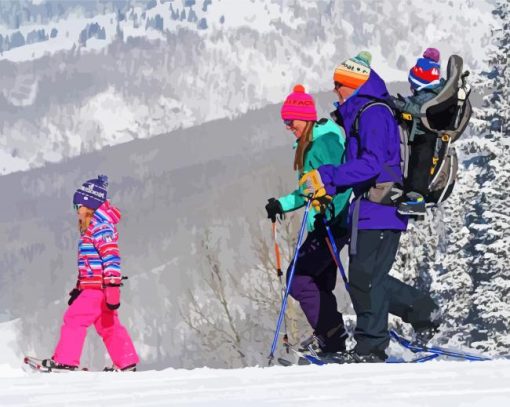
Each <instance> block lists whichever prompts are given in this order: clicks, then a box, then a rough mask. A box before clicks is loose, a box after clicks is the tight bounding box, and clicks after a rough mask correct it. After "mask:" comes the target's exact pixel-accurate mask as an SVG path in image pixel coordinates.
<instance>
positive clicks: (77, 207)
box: [73, 204, 83, 212]
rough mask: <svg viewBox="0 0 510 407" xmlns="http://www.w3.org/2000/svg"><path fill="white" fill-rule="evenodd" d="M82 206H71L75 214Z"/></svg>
mask: <svg viewBox="0 0 510 407" xmlns="http://www.w3.org/2000/svg"><path fill="white" fill-rule="evenodd" d="M82 206H83V205H80V204H74V205H73V208H74V210H75V211H76V212H78V209H80V208H81V207H82Z"/></svg>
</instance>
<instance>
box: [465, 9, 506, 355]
mask: <svg viewBox="0 0 510 407" xmlns="http://www.w3.org/2000/svg"><path fill="white" fill-rule="evenodd" d="M493 13H494V15H496V16H497V17H498V18H499V19H500V21H501V26H500V27H499V28H498V29H494V30H493V43H492V46H491V51H490V52H489V55H491V58H490V59H489V61H488V62H489V66H490V70H489V71H488V72H482V73H481V74H480V75H479V76H478V77H477V80H476V86H477V87H478V88H479V89H481V90H488V91H489V94H488V95H487V96H485V97H484V107H483V109H480V110H477V112H476V119H477V120H476V121H475V123H474V127H475V129H476V130H477V131H478V132H479V135H480V137H481V138H482V140H481V142H479V143H473V142H472V143H466V147H467V148H468V149H469V152H472V151H475V152H477V153H478V155H479V156H480V159H479V160H477V161H476V163H475V164H473V165H475V166H479V172H478V176H477V179H476V181H477V183H478V185H479V191H478V196H477V197H476V200H475V201H474V202H473V203H474V205H473V211H472V212H471V213H470V215H469V216H468V217H467V219H466V224H467V228H468V229H469V231H470V234H471V236H472V240H471V242H470V250H472V252H473V257H474V260H473V262H472V264H471V270H470V273H471V275H472V279H473V283H474V292H473V295H472V298H471V300H472V304H473V308H472V312H471V316H470V322H472V323H473V324H474V328H475V331H474V332H473V338H474V339H475V340H478V343H477V346H479V347H480V348H482V349H486V350H491V351H500V352H503V351H508V350H509V349H510V337H509V335H510V327H509V325H510V302H509V301H508V298H509V295H510V269H509V267H508V264H507V259H508V258H509V257H510V213H509V211H508V199H509V191H510V163H509V161H508V157H509V156H510V130H509V127H508V122H509V119H510V70H509V69H508V62H509V60H510V57H509V55H510V3H508V2H507V1H505V0H503V1H499V2H497V3H496V9H495V10H494V12H493Z"/></svg>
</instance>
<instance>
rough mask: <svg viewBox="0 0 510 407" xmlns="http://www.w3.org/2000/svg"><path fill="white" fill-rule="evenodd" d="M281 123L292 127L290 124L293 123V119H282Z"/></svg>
mask: <svg viewBox="0 0 510 407" xmlns="http://www.w3.org/2000/svg"><path fill="white" fill-rule="evenodd" d="M283 123H284V124H285V126H289V127H292V125H293V124H294V120H284V121H283Z"/></svg>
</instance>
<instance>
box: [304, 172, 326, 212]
mask: <svg viewBox="0 0 510 407" xmlns="http://www.w3.org/2000/svg"><path fill="white" fill-rule="evenodd" d="M303 185H306V186H305V188H304V193H305V195H307V196H309V197H310V199H312V206H313V207H314V209H315V210H316V211H318V212H323V211H324V210H325V209H326V207H327V206H328V204H329V203H330V202H331V201H332V199H333V198H331V196H329V195H328V194H327V193H326V188H325V187H324V183H323V182H322V179H321V174H320V173H319V171H317V170H312V171H310V172H307V173H306V174H304V175H303V176H302V177H301V179H300V180H299V186H303Z"/></svg>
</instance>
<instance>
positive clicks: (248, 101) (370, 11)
mask: <svg viewBox="0 0 510 407" xmlns="http://www.w3.org/2000/svg"><path fill="white" fill-rule="evenodd" d="M411 3H412V4H409V2H407V3H405V4H404V3H400V2H393V1H385V2H378V3H377V5H375V6H373V7H372V6H368V5H367V3H366V2H364V1H345V2H339V1H333V0H320V1H317V2H309V1H302V2H299V1H291V0H264V1H262V0H197V1H195V0H192V1H189V0H183V1H180V0H175V1H162V0H158V1H156V0H152V1H148V2H142V1H112V2H103V1H77V2H63V1H49V0H48V1H34V2H31V1H24V2H19V3H11V2H5V3H2V4H0V14H1V19H0V21H1V22H2V23H3V27H1V28H0V50H2V52H1V55H0V87H1V89H2V93H1V94H0V122H1V123H2V127H1V129H0V174H7V173H10V172H13V171H20V170H27V169H29V168H34V167H39V166H42V165H45V164H46V163H49V162H59V161H61V160H63V159H66V158H69V157H73V156H77V155H80V154H83V153H86V152H91V151H95V150H98V149H101V148H102V147H104V146H109V145H115V144H119V143H123V142H127V141H130V140H134V139H143V138H149V137H153V136H155V135H159V134H166V133H168V132H170V131H172V130H175V129H178V128H187V127H190V126H195V125H199V124H201V123H204V122H207V121H210V120H214V119H217V118H224V117H229V118H233V117H237V116H238V115H240V114H243V113H245V112H247V111H248V110H250V109H256V108H260V107H263V106H265V105H267V104H271V103H278V102H280V101H281V100H282V99H283V97H284V96H285V95H286V94H287V92H288V91H289V89H290V88H291V87H292V85H294V84H295V83H297V82H304V83H305V84H306V85H307V86H308V87H309V89H310V90H312V91H314V92H319V91H326V90H329V89H330V87H331V75H332V72H333V69H334V67H335V65H337V64H338V63H339V62H340V61H342V60H344V59H345V58H347V57H348V56H351V55H353V54H355V53H357V52H358V51H359V50H360V49H364V48H366V49H369V50H370V51H371V52H372V54H373V56H374V58H373V61H374V62H373V65H374V67H375V69H376V70H378V71H379V73H381V74H382V75H383V77H385V78H386V79H387V80H393V81H402V80H405V77H406V71H407V70H408V69H409V67H410V66H411V65H412V63H414V60H415V58H416V57H417V56H418V55H419V53H420V52H421V51H422V49H423V48H424V47H425V46H427V45H434V46H437V47H439V48H440V49H441V50H442V52H443V55H448V54H450V53H452V52H458V53H460V54H461V55H462V56H463V57H464V58H465V60H466V62H467V65H468V67H469V68H471V69H477V68H480V67H481V62H480V61H483V60H484V56H485V49H486V45H487V41H488V37H489V35H490V31H489V26H490V24H489V23H491V22H492V21H493V16H492V15H491V14H490V10H491V6H490V4H487V3H486V2H485V1H481V0H480V1H468V2H448V3H445V2H443V1H440V0H433V1H428V2H426V3H423V2H421V1H414V2H411ZM425 39H426V41H425ZM425 43H426V44H425Z"/></svg>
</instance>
